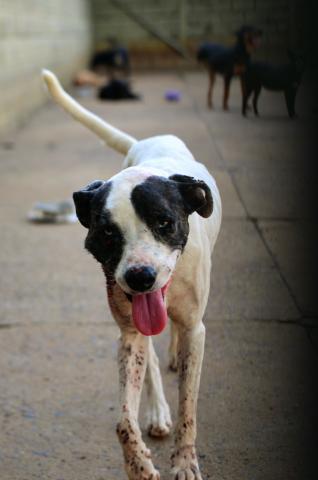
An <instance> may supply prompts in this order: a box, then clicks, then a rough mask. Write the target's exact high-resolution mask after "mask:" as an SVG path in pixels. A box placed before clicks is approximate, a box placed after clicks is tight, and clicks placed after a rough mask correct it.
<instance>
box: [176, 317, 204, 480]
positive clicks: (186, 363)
mask: <svg viewBox="0 0 318 480" xmlns="http://www.w3.org/2000/svg"><path fill="white" fill-rule="evenodd" d="M204 340H205V327H204V325H203V323H200V324H198V325H196V326H194V327H192V328H191V329H185V328H182V327H180V328H179V351H178V372H179V418H178V424H177V427H176V437H175V451H174V453H173V454H172V456H171V462H172V470H171V473H172V478H173V479H175V480H202V477H201V474H200V470H199V465H198V460H197V456H196V450H195V439H196V430H197V428H196V410H197V400H198V391H199V385H200V375H201V365H202V360H203V353H204Z"/></svg>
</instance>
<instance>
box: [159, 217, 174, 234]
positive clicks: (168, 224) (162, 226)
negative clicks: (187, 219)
mask: <svg viewBox="0 0 318 480" xmlns="http://www.w3.org/2000/svg"><path fill="white" fill-rule="evenodd" d="M157 226H158V229H159V230H161V231H166V230H171V229H172V228H173V221H172V220H171V219H170V218H159V219H158V221H157Z"/></svg>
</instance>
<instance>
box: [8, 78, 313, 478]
mask: <svg viewBox="0 0 318 480" xmlns="http://www.w3.org/2000/svg"><path fill="white" fill-rule="evenodd" d="M206 83H207V79H206V77H205V76H204V75H203V74H198V73H191V74H187V75H184V76H183V77H179V76H177V75H173V74H164V75H147V76H140V77H137V78H136V82H135V89H136V90H137V91H140V92H142V94H143V101H141V102H135V103H129V102H123V103H120V104H110V103H104V104H100V103H97V102H96V101H95V100H92V99H89V98H84V99H82V101H83V103H84V104H85V105H87V106H88V107H89V108H91V109H92V110H94V111H95V112H97V113H98V114H100V115H101V116H103V117H104V118H106V119H107V120H109V121H110V122H112V123H113V124H115V125H116V126H118V127H120V128H122V129H124V130H126V131H127V132H129V133H131V134H133V135H135V136H136V137H138V138H143V137H147V136H150V135H154V134H158V133H174V134H176V135H178V136H180V137H181V138H182V139H183V140H184V141H185V142H186V143H187V144H188V146H189V147H190V149H191V150H192V152H193V153H194V155H195V156H196V158H197V159H198V160H200V161H202V162H204V163H205V164H206V165H207V166H208V167H209V169H210V170H211V171H212V172H213V173H214V175H215V177H216V180H217V182H218V184H219V187H220V190H221V194H222V198H223V204H224V220H223V226H222V231H221V234H220V237H219V240H218V243H217V247H216V250H215V255H214V265H213V276H212V277H213V280H212V289H211V295H210V300H209V305H208V309H207V312H206V318H205V323H206V326H207V345H206V354H205V360H204V369H203V375H202V381H201V390H200V400H199V410H198V428H199V432H198V452H199V457H200V462H201V467H202V473H203V477H204V479H215V480H221V479H222V480H223V479H226V480H237V479H251V480H267V479H268V480H269V479H270V480H285V479H286V480H287V479H288V480H293V479H301V480H307V479H311V478H318V477H317V476H315V475H314V476H310V474H309V466H308V462H309V458H310V454H311V447H312V443H311V442H310V440H311V439H310V438H309V434H310V428H309V427H310V424H311V422H312V416H311V414H312V412H314V411H315V407H316V405H315V403H314V399H313V396H312V395H311V388H312V385H313V384H314V380H315V378H314V373H315V372H313V368H311V367H312V366H313V365H314V362H315V359H316V353H315V345H314V343H315V338H316V337H317V335H316V330H315V328H314V317H315V311H314V310H313V308H312V306H311V305H310V298H308V292H307V289H306V288H304V281H303V279H304V275H305V272H304V263H305V260H306V246H305V243H304V238H303V234H302V232H303V229H302V227H301V224H302V223H301V222H302V220H301V219H302V217H303V210H302V209H301V206H300V203H299V201H298V198H299V192H303V191H304V190H305V189H306V185H305V184H304V179H303V175H302V174H301V173H302V169H301V165H299V159H300V158H302V157H303V156H304V152H305V145H304V142H303V134H304V131H305V130H306V128H307V126H308V125H307V120H306V119H307V117H306V115H305V116H304V117H303V118H301V119H300V120H298V121H290V120H289V119H288V118H287V116H286V112H285V106H284V101H283V98H282V96H281V95H279V94H277V95H275V94H266V93H263V94H262V97H261V101H260V110H261V112H262V114H263V116H262V118H260V119H255V118H254V117H253V116H252V115H250V118H249V119H247V120H243V119H242V118H241V116H240V113H239V104H240V93H239V87H238V85H237V84H236V83H234V84H233V87H232V95H231V99H230V104H231V111H230V112H228V113H225V112H223V111H222V110H221V109H220V106H219V105H220V104H221V87H220V84H218V86H217V88H216V91H215V105H216V107H215V110H214V111H213V112H210V111H207V110H206V108H205V96H206ZM167 88H177V89H180V90H181V91H182V101H181V102H180V103H170V104H168V103H166V102H165V101H164V100H163V93H164V91H165V90H166V89H167ZM120 165H121V158H120V156H119V155H118V154H117V153H115V152H113V151H111V150H109V149H105V148H104V147H103V146H102V145H101V144H100V142H99V141H98V140H96V138H95V137H94V136H93V135H92V134H91V133H90V132H88V131H86V130H85V129H84V128H83V127H82V126H81V125H79V124H77V123H75V122H74V121H73V120H71V119H70V118H69V117H68V116H66V115H65V113H64V112H62V111H61V110H60V109H59V108H58V107H56V106H55V105H53V104H52V103H50V104H49V105H48V106H47V107H46V108H44V109H43V110H42V111H40V112H38V113H37V114H36V115H35V116H34V117H32V118H31V119H30V121H29V123H28V124H27V125H26V126H25V127H24V128H23V129H21V130H20V131H19V132H18V133H17V134H14V135H11V136H10V137H8V139H7V141H5V142H3V143H2V145H1V150H0V192H1V205H0V215H1V249H0V267H1V276H0V283H1V311H0V369H1V376H0V422H1V423H0V425H1V430H0V478H1V480H31V479H44V480H47V479H52V480H53V479H54V480H84V479H85V480H87V479H89V480H122V479H125V475H124V472H123V468H122V456H121V451H120V448H119V446H118V443H117V439H116V435H115V432H114V425H115V423H116V418H117V406H118V402H117V393H118V390H117V369H116V342H117V336H118V330H117V328H116V326H115V325H114V322H113V320H112V318H111V316H110V313H109V310H108V307H107V306H106V298H105V288H104V279H103V276H102V273H101V271H100V269H99V267H98V265H97V264H96V263H95V261H94V260H93V259H92V258H90V256H89V255H88V254H87V253H85V252H84V250H83V239H84V236H85V231H84V229H83V228H82V227H81V226H80V225H78V224H76V225H64V226H63V225H42V226H40V225H33V224H30V223H27V221H26V213H27V211H28V209H29V208H30V207H31V205H32V204H33V202H35V201H38V200H43V201H50V200H60V199H65V198H68V197H70V195H71V193H72V192H73V191H74V190H77V189H78V188H79V187H81V186H84V185H86V184H87V183H88V182H89V181H91V180H93V179H98V178H104V179H107V178H108V177H110V176H111V175H113V174H114V173H116V172H117V171H118V169H119V168H120ZM295 258H297V259H298V260H299V261H298V262H297V261H294V260H295ZM156 341H157V344H158V351H159V354H160V359H161V365H162V370H163V375H164V383H165V387H166V392H167V397H168V399H169V401H170V404H171V406H172V411H173V416H174V419H175V418H176V391H177V390H176V389H177V379H176V376H175V374H173V373H170V372H168V371H167V335H164V336H163V337H162V338H159V339H157V340H156ZM143 410H144V409H143V408H142V409H141V411H142V412H143ZM141 422H142V425H144V419H143V416H142V415H141ZM149 445H150V446H151V447H152V451H153V456H154V461H155V464H156V465H157V466H158V467H159V468H160V471H161V474H162V479H167V478H169V475H168V472H169V468H168V467H169V461H168V458H169V455H170V452H171V449H172V438H169V439H167V440H165V441H153V440H151V441H150V440H149Z"/></svg>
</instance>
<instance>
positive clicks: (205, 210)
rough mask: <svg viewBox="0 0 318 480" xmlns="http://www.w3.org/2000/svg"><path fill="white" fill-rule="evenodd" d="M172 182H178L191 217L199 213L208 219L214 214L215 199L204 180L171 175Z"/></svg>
mask: <svg viewBox="0 0 318 480" xmlns="http://www.w3.org/2000/svg"><path fill="white" fill-rule="evenodd" d="M169 179H170V180H173V181H174V182H176V185H177V187H178V189H179V192H180V193H181V195H182V198H183V201H184V204H185V207H186V211H187V213H188V214H189V215H190V214H191V213H193V212H197V213H198V214H199V215H201V217H204V218H207V217H209V216H210V215H211V214H212V212H213V199H212V194H211V190H210V188H209V187H208V186H207V184H206V183H205V182H203V180H196V179H195V178H193V177H188V176H187V175H178V174H176V175H171V177H169Z"/></svg>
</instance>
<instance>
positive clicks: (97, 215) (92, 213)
mask: <svg viewBox="0 0 318 480" xmlns="http://www.w3.org/2000/svg"><path fill="white" fill-rule="evenodd" d="M94 183H95V182H94ZM95 184H96V183H95ZM111 187H112V184H111V182H107V183H106V182H103V183H102V182H101V184H100V185H99V187H98V188H96V189H94V190H92V189H89V186H88V187H86V188H85V189H83V190H82V191H80V192H77V193H76V194H75V198H74V200H75V199H76V203H77V205H76V206H77V210H79V211H80V210H84V211H85V212H86V218H88V219H89V222H88V221H87V222H88V225H87V226H88V228H89V230H88V234H87V237H86V240H85V248H86V249H87V250H88V251H89V252H90V253H91V254H92V255H93V256H94V257H95V259H96V260H97V261H98V262H99V263H101V264H102V265H103V268H104V271H105V273H107V274H109V275H113V274H114V272H115V270H116V267H117V265H118V263H119V261H120V259H121V256H122V253H123V249H124V243H125V241H124V237H123V234H122V232H121V230H120V228H119V227H118V225H116V223H115V222H114V221H113V220H112V216H111V213H110V212H109V211H107V209H106V202H107V197H108V195H109V192H110V190H111ZM88 192H89V194H88V196H87V193H88ZM85 202H86V203H85Z"/></svg>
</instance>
